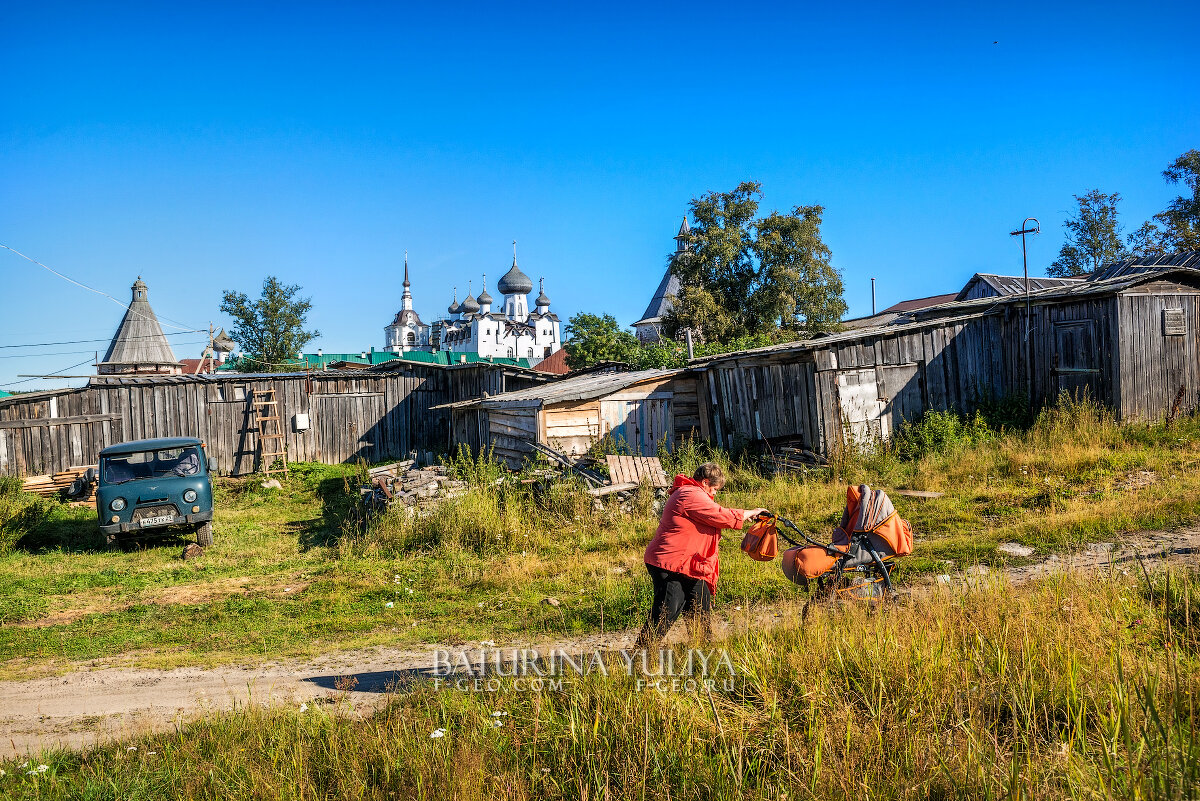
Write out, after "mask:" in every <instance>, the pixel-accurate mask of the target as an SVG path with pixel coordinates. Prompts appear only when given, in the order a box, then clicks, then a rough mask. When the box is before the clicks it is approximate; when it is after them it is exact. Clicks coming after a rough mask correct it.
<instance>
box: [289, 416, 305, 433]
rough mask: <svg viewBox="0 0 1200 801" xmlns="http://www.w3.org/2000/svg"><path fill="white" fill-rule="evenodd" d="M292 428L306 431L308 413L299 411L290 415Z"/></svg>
mask: <svg viewBox="0 0 1200 801" xmlns="http://www.w3.org/2000/svg"><path fill="white" fill-rule="evenodd" d="M292 428H294V429H295V430H296V431H307V430H308V413H307V412H300V413H299V414H294V415H292Z"/></svg>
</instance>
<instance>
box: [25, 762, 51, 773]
mask: <svg viewBox="0 0 1200 801" xmlns="http://www.w3.org/2000/svg"><path fill="white" fill-rule="evenodd" d="M25 764H26V765H28V764H29V763H28V762H26V763H25ZM48 770H50V766H49V765H38V766H37V767H36V768H34V769H33V770H31V771H29V772H28V773H26V774H25V775H26V776H33V775H35V774H38V773H45V772H46V771H48Z"/></svg>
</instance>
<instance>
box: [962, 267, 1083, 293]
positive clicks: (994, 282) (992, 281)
mask: <svg viewBox="0 0 1200 801" xmlns="http://www.w3.org/2000/svg"><path fill="white" fill-rule="evenodd" d="M1081 281H1083V279H1082V278H1049V277H1044V276H1033V275H1031V276H1029V291H1030V292H1035V291H1036V292H1040V291H1041V290H1043V289H1055V288H1058V287H1064V286H1070V285H1072V284H1078V283H1080V282H1081ZM977 283H984V284H987V285H988V286H990V287H991V288H992V289H993V290H995V292H996V294H997V295H1000V296H1004V295H1018V294H1020V295H1023V294H1025V277H1024V276H1022V275H996V274H995V273H975V275H973V276H971V279H970V280H969V281H967V283H966V285H965V286H964V287H963V288H962V290H961V291H960V292H959V293H958V294H957V295H956V296H954V297H952V298H950V299H951V300H964V299H966V297H967V293H968V292H970V290H971V287H973V286H974V285H975V284H977Z"/></svg>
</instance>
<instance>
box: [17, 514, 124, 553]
mask: <svg viewBox="0 0 1200 801" xmlns="http://www.w3.org/2000/svg"><path fill="white" fill-rule="evenodd" d="M15 547H16V549H17V550H20V551H25V552H26V553H43V552H45V551H56V550H63V551H103V550H106V549H107V548H108V545H107V543H106V541H105V537H104V535H103V534H101V533H100V526H99V524H98V523H97V522H96V520H95V518H94V517H92V518H88V519H83V518H78V517H76V518H66V519H52V520H47V521H45V522H43V523H41V524H40V525H38V526H36V527H35V528H34V529H33V530H32V531H30V532H29V533H28V534H26V535H24V536H23V537H21V538H20V539H19V540H17V542H16V546H15Z"/></svg>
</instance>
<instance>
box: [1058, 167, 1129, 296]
mask: <svg viewBox="0 0 1200 801" xmlns="http://www.w3.org/2000/svg"><path fill="white" fill-rule="evenodd" d="M1075 201H1076V203H1078V204H1079V208H1078V210H1076V212H1075V214H1074V215H1073V216H1071V217H1070V218H1068V219H1067V221H1066V222H1064V223H1063V228H1065V229H1066V242H1064V243H1063V246H1062V249H1061V250H1059V252H1058V258H1057V259H1055V260H1054V262H1053V263H1052V264H1051V265H1050V267H1049V269H1047V270H1046V273H1047V274H1048V275H1053V276H1059V277H1064V276H1073V275H1085V274H1087V273H1093V272H1095V271H1096V270H1099V269H1100V267H1101V266H1103V265H1105V264H1108V263H1110V262H1114V261H1119V260H1121V259H1123V258H1125V257H1126V256H1127V255H1129V252H1128V251H1127V250H1126V249H1125V245H1124V244H1123V243H1122V242H1121V225H1120V224H1119V223H1118V222H1117V204H1118V203H1120V202H1121V195H1120V194H1119V193H1117V192H1113V193H1112V194H1111V195H1106V194H1104V193H1103V192H1101V191H1100V190H1099V189H1093V190H1092V191H1091V192H1088V193H1087V194H1086V195H1075Z"/></svg>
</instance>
